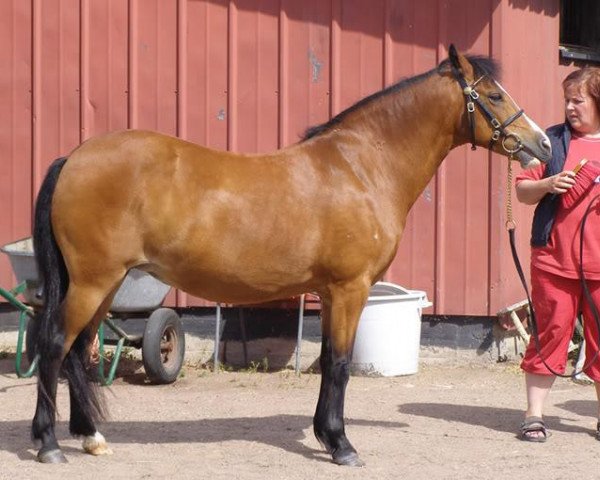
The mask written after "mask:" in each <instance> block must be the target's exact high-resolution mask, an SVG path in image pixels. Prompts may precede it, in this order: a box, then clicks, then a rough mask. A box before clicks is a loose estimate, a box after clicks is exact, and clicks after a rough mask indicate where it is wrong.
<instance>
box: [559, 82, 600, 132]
mask: <svg viewBox="0 0 600 480" xmlns="http://www.w3.org/2000/svg"><path fill="white" fill-rule="evenodd" d="M565 115H566V117H567V120H568V121H569V123H570V124H571V127H573V129H574V130H576V131H577V132H579V133H581V134H591V133H599V132H600V115H599V114H598V111H597V110H596V104H595V103H594V99H593V98H592V97H590V95H589V94H588V93H587V89H586V88H585V86H582V85H576V84H575V85H569V86H568V87H567V88H565Z"/></svg>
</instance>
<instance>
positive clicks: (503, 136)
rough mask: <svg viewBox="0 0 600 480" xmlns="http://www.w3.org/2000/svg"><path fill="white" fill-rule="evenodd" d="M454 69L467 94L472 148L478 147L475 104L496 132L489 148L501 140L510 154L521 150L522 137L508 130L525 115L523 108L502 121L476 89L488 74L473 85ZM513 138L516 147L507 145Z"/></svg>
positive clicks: (464, 93) (466, 100) (503, 146)
mask: <svg viewBox="0 0 600 480" xmlns="http://www.w3.org/2000/svg"><path fill="white" fill-rule="evenodd" d="M452 71H453V73H454V76H455V77H456V79H457V80H458V83H459V84H460V86H461V88H462V91H463V95H464V96H465V105H466V107H467V115H468V118H469V130H470V132H471V150H475V149H476V148H477V147H476V146H475V105H477V106H478V107H479V110H480V111H481V113H482V114H483V116H484V117H485V118H486V119H487V121H488V122H489V124H490V125H491V126H492V128H493V130H494V132H493V133H492V138H490V143H489V145H488V149H490V150H491V149H492V147H493V146H494V144H495V143H496V142H497V141H498V140H500V141H501V144H502V148H503V149H504V151H505V152H506V153H508V155H509V156H511V157H512V156H513V155H514V154H515V153H517V152H518V151H520V150H521V149H522V148H523V143H522V142H521V139H520V138H519V136H518V135H517V134H516V133H512V132H509V131H507V130H506V127H508V126H509V125H510V124H511V123H513V122H514V121H515V120H516V119H517V118H519V117H520V116H521V115H523V113H524V111H523V109H520V110H519V111H518V112H516V113H515V114H514V115H511V116H510V117H508V118H507V119H506V120H505V121H504V122H502V123H500V121H499V120H498V119H497V118H496V117H495V116H494V114H493V113H492V112H491V110H490V109H489V108H488V107H487V106H486V105H485V104H484V103H483V102H482V101H481V98H480V96H479V93H477V90H475V87H476V86H477V84H478V83H479V82H480V81H481V80H483V79H484V78H485V77H486V75H482V76H481V77H479V78H478V79H477V80H476V81H474V82H473V83H472V84H471V85H469V84H468V83H467V81H466V79H465V77H464V76H463V75H462V73H460V71H459V70H458V69H457V68H456V67H455V66H452ZM509 138H512V139H513V140H514V142H515V147H514V148H509V147H508V146H507V145H506V140H507V139H509Z"/></svg>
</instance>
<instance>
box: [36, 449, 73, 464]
mask: <svg viewBox="0 0 600 480" xmlns="http://www.w3.org/2000/svg"><path fill="white" fill-rule="evenodd" d="M37 459H38V461H39V462H40V463H67V458H66V457H65V456H64V455H63V453H62V452H61V451H60V449H58V448H55V449H52V450H47V451H44V450H43V449H42V450H40V451H39V452H38V455H37Z"/></svg>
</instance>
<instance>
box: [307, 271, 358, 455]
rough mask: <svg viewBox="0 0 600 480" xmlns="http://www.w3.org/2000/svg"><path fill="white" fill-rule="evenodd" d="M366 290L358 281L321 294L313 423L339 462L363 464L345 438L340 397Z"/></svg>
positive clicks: (320, 440)
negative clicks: (318, 385)
mask: <svg viewBox="0 0 600 480" xmlns="http://www.w3.org/2000/svg"><path fill="white" fill-rule="evenodd" d="M368 291H369V290H368V286H364V285H362V282H361V284H359V285H355V286H353V288H352V287H351V286H348V287H347V288H345V289H343V288H339V289H336V291H334V292H332V295H331V298H330V299H327V298H323V296H322V299H323V310H322V324H323V327H322V328H323V341H322V345H321V358H320V365H321V390H320V392H319V402H318V404H317V410H316V412H315V416H314V420H313V426H314V432H315V436H316V437H317V439H318V440H319V442H320V443H321V444H322V445H323V446H324V447H325V449H326V450H327V451H328V452H329V453H331V455H332V458H333V461H334V462H335V463H337V464H340V465H349V466H362V465H364V463H363V462H362V461H361V460H360V458H359V457H358V454H357V453H356V450H355V449H354V447H353V446H352V444H351V443H350V441H349V440H348V438H347V437H346V433H345V430H344V398H345V393H346V385H347V383H348V379H349V377H350V370H349V367H350V366H349V362H350V355H351V353H352V347H353V345H354V336H355V334H356V328H357V325H358V320H359V318H360V313H361V311H362V308H363V306H364V303H365V301H366V299H367V296H368Z"/></svg>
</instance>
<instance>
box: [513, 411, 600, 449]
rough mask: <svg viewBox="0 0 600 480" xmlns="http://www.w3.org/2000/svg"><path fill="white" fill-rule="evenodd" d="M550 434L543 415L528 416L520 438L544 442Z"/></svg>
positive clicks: (522, 425) (522, 424) (522, 426)
mask: <svg viewBox="0 0 600 480" xmlns="http://www.w3.org/2000/svg"><path fill="white" fill-rule="evenodd" d="M598 435H600V434H599V433H596V438H597V439H599V440H600V438H599V437H598ZM549 436H550V433H549V432H548V430H547V428H546V424H545V423H544V421H543V420H542V418H541V417H527V418H525V420H524V421H523V423H521V429H520V431H519V438H520V439H521V440H523V441H525V442H535V443H543V442H545V441H546V440H547V439H548V437H549Z"/></svg>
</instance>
